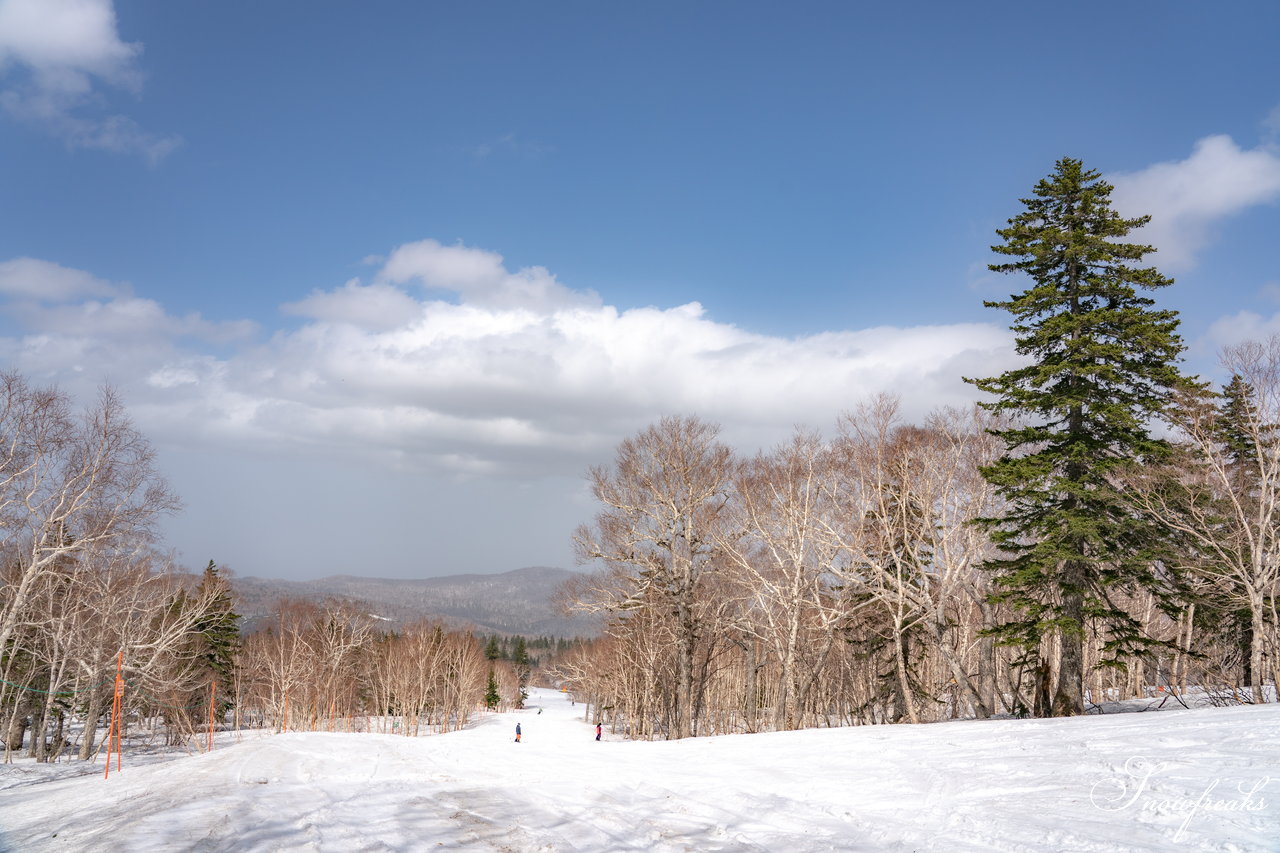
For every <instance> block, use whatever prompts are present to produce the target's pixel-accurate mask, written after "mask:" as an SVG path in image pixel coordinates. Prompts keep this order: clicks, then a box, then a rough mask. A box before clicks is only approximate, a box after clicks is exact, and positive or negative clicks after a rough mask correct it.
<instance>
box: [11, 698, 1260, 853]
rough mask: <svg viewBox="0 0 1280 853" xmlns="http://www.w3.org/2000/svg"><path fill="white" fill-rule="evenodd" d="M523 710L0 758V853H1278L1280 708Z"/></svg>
mask: <svg viewBox="0 0 1280 853" xmlns="http://www.w3.org/2000/svg"><path fill="white" fill-rule="evenodd" d="M530 705H531V707H530V708H529V709H527V710H524V711H517V712H512V713H506V714H492V715H486V716H484V717H482V718H481V719H480V720H479V721H478V722H476V723H475V724H474V725H473V726H472V727H470V728H469V729H466V730H464V731H459V732H452V733H449V734H443V735H433V736H429V737H419V738H410V737H403V736H398V735H381V734H332V733H305V734H303V733H292V734H283V735H275V736H271V735H265V736H260V737H259V736H254V737H241V740H240V742H238V743H237V742H236V739H237V735H236V734H234V733H227V734H224V735H222V736H221V737H222V740H221V741H220V742H219V745H218V747H217V748H216V749H215V750H214V751H213V752H210V753H207V754H195V755H189V754H186V753H177V754H176V755H174V754H172V753H171V754H169V755H168V756H165V757H163V758H161V757H155V756H152V757H150V758H149V759H148V758H147V757H146V756H137V755H133V754H131V753H129V752H126V754H125V756H124V759H125V764H124V768H123V770H122V771H121V772H119V773H116V772H115V771H114V770H113V771H112V774H111V777H110V779H107V780H104V779H103V778H102V765H101V764H100V763H98V764H95V765H92V766H88V765H85V764H83V763H80V762H70V763H63V764H57V765H36V764H33V763H30V762H20V763H17V764H12V765H5V766H0V850H3V851H6V853H9V852H10V851H12V853H27V851H34V852H35V853H39V851H60V853H62V851H72V852H73V853H74V851H113V853H114V852H115V851H130V853H132V851H137V853H153V851H164V853H168V852H169V851H187V850H191V851H282V850H289V851H304V850H305V851H333V852H334V853H347V851H422V850H450V851H493V850H499V851H677V850H678V851H686V850H687V851H716V850H734V851H739V850H740V851H770V853H776V852H777V851H784V853H785V852H786V851H818V850H839V851H904V853H905V851H948V853H950V851H983V853H988V851H1027V853H1044V851H1108V852H1109V853H1111V852H1113V851H1157V850H1158V851H1162V853H1166V852H1167V851H1182V850H1186V851H1192V850H1194V851H1280V706H1277V705H1269V706H1268V705H1263V706H1255V707H1239V708H1213V709H1203V710H1191V711H1176V712H1172V713H1158V714H1155V713H1148V714H1117V715H1115V716H1103V717H1080V718H1072V719H1063V720H996V721H984V722H979V721H970V722H955V723H939V724H934V725H921V726H908V725H902V726H867V727H856V728H843V729H820V730H808V731H800V732H782V733H774V734H759V735H734V736H727V737H716V738H698V739H693V740H685V741H675V742H627V741H620V740H615V739H611V738H609V736H608V734H607V732H606V739H605V740H604V741H603V742H600V743H597V742H596V741H595V739H594V727H593V726H591V725H588V724H587V723H585V722H584V721H583V720H582V718H581V711H582V707H581V706H578V707H571V706H570V703H569V700H568V699H567V698H566V697H565V696H564V695H562V694H560V693H557V692H555V691H550V690H535V691H533V694H532V696H531V699H530ZM538 707H542V708H543V713H542V714H539V713H538V712H537V708H538ZM516 722H519V723H520V724H521V727H522V729H523V734H524V738H523V742H522V743H519V744H517V743H515V742H514V735H515V724H516ZM148 761H149V762H150V763H147V762H148ZM72 774H74V775H72Z"/></svg>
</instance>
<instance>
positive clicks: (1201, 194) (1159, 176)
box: [1108, 135, 1280, 272]
mask: <svg viewBox="0 0 1280 853" xmlns="http://www.w3.org/2000/svg"><path fill="white" fill-rule="evenodd" d="M1108 180H1109V181H1110V182H1111V183H1113V184H1114V185H1115V193H1114V194H1113V200H1114V202H1115V207H1116V209H1117V210H1119V211H1120V212H1121V213H1122V214H1124V215H1126V216H1140V215H1145V214H1150V215H1151V222H1150V224H1148V225H1147V226H1145V227H1144V228H1142V229H1141V230H1140V231H1138V232H1135V235H1134V237H1135V238H1136V239H1139V240H1143V241H1146V242H1148V243H1150V244H1151V245H1153V246H1155V247H1156V248H1157V249H1158V250H1159V255H1158V257H1157V258H1156V259H1155V261H1156V263H1157V264H1159V266H1160V267H1161V268H1162V269H1165V270H1168V271H1173V272H1176V271H1178V270H1185V269H1189V268H1191V267H1193V266H1194V265H1195V261H1196V254H1197V252H1199V251H1200V250H1201V249H1203V248H1204V247H1205V246H1206V245H1208V244H1209V242H1210V241H1211V240H1212V239H1213V236H1214V229H1215V227H1216V226H1217V225H1218V224H1219V223H1220V222H1222V221H1223V220H1224V219H1226V218H1228V217H1230V216H1232V215H1233V214H1236V213H1239V212H1241V211H1243V210H1245V209H1247V208H1249V207H1253V206H1255V205H1260V204H1267V203H1269V202H1274V201H1275V200H1277V199H1280V151H1276V150H1275V149H1274V148H1273V147H1271V146H1265V145H1264V146H1260V147H1258V148H1254V149H1250V150H1244V149H1241V148H1240V147H1239V146H1238V145H1236V143H1235V142H1234V141H1233V140H1232V139H1231V137H1229V136H1224V135H1218V136H1208V137H1205V138H1204V139H1201V140H1200V141H1199V142H1197V143H1196V144H1195V148H1194V150H1193V151H1192V153H1191V156H1189V157H1187V158H1186V159H1185V160H1178V161H1175V162H1168V163H1156V164H1155V165H1153V166H1149V167H1147V168H1146V169H1142V170H1141V171H1137V172H1125V173H1120V174H1115V175H1109V176H1108Z"/></svg>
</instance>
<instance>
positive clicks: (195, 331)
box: [0, 258, 257, 390]
mask: <svg viewBox="0 0 1280 853" xmlns="http://www.w3.org/2000/svg"><path fill="white" fill-rule="evenodd" d="M0 314H3V315H4V316H6V317H7V318H9V320H10V321H11V322H13V323H14V324H16V325H17V327H18V328H19V329H20V330H21V332H20V333H19V334H16V335H14V336H10V337H0V359H2V360H3V361H5V362H6V363H7V364H9V365H12V366H14V367H16V368H18V369H20V370H23V371H26V372H29V373H31V374H32V375H34V376H37V377H41V378H53V379H56V380H58V381H62V379H63V378H65V379H66V380H67V385H68V387H69V388H73V389H77V390H84V389H83V388H78V386H77V381H76V379H77V377H81V376H84V377H86V378H87V379H86V381H89V382H101V381H103V380H105V379H111V380H113V381H115V380H124V379H125V378H126V377H133V376H145V375H147V374H149V373H151V372H152V371H153V370H154V369H156V367H157V365H158V364H163V363H164V362H165V361H166V360H169V359H173V358H176V357H178V356H179V355H180V354H181V353H182V352H183V347H185V346H187V345H188V343H187V341H194V342H198V343H203V344H212V345H227V344H235V343H243V342H246V341H249V340H250V339H252V338H253V337H255V336H256V334H257V327H256V325H255V324H254V323H252V322H249V321H244V320H241V321H233V322H227V323H212V322H209V321H207V320H205V319H204V318H203V317H201V316H200V315H199V314H188V315H186V316H181V317H179V316H175V315H172V314H169V313H168V312H167V311H166V310H165V308H164V307H163V306H162V305H161V304H160V303H158V302H156V301H155V300H153V299H144V298H141V297H138V296H136V295H135V294H134V293H133V290H132V288H130V287H129V286H128V285H125V284H119V283H115V282H109V281H106V280H104V279H101V278H98V277H97V276H94V275H92V274H91V273H88V272H86V271H84V270H78V269H74V268H71V267H66V266H62V265H61V264H57V263H53V262H51V261H46V260H41V259H39V258H15V259H13V260H9V261H3V262H0Z"/></svg>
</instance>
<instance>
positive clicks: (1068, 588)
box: [1052, 563, 1088, 717]
mask: <svg viewBox="0 0 1280 853" xmlns="http://www.w3.org/2000/svg"><path fill="white" fill-rule="evenodd" d="M1065 569H1066V570H1065V572H1064V577H1063V583H1062V587H1063V590H1062V614H1063V616H1065V617H1066V618H1067V619H1068V620H1070V621H1069V624H1068V625H1067V626H1066V627H1063V628H1059V629H1058V632H1057V633H1058V643H1059V648H1060V653H1059V654H1060V657H1059V661H1058V686H1057V689H1056V690H1055V691H1054V694H1053V706H1052V714H1053V716H1055V717H1074V716H1078V715H1080V714H1083V713H1084V583H1085V581H1084V579H1085V573H1086V572H1087V571H1088V567H1087V566H1084V565H1082V564H1080V563H1068V564H1067V566H1066V567H1065Z"/></svg>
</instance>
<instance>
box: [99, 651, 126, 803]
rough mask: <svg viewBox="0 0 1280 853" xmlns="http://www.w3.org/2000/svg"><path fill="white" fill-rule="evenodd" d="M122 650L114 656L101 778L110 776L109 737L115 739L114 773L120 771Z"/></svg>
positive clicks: (122, 682) (122, 684)
mask: <svg viewBox="0 0 1280 853" xmlns="http://www.w3.org/2000/svg"><path fill="white" fill-rule="evenodd" d="M123 673H124V649H121V650H120V653H119V654H118V655H117V656H116V687H115V693H114V695H113V696H112V698H111V725H109V726H108V727H107V766H106V767H105V768H103V772H102V778H103V779H106V778H107V777H108V776H110V775H111V736H112V734H114V735H115V738H116V744H115V749H116V771H117V772H119V770H120V704H121V703H120V697H121V696H122V695H124V676H123Z"/></svg>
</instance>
